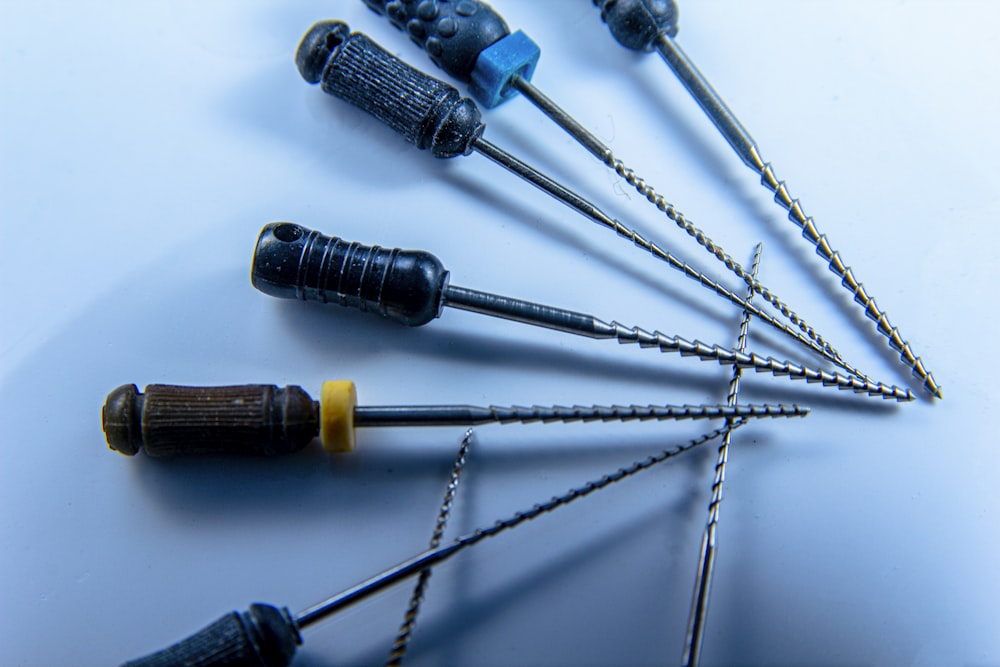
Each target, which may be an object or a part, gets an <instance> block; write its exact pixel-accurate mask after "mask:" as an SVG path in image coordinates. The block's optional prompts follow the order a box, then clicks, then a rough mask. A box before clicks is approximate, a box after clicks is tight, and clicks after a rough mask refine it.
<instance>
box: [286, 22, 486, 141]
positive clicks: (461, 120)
mask: <svg viewBox="0 0 1000 667" xmlns="http://www.w3.org/2000/svg"><path fill="white" fill-rule="evenodd" d="M295 63H296V65H297V66H298V68H299V73H300V74H301V75H302V78H304V79H305V80H306V81H308V82H309V83H319V84H320V85H321V87H322V88H323V90H324V91H325V92H327V93H329V94H331V95H334V96H336V97H339V98H340V99H342V100H344V101H345V102H349V103H351V104H353V105H354V106H356V107H358V108H359V109H361V110H363V111H365V112H367V113H369V114H371V115H372V116H375V117H376V118H378V119H379V120H380V121H382V122H383V123H385V124H386V125H388V126H389V127H391V128H392V129H393V130H395V131H396V132H397V133H399V134H400V135H402V136H403V137H404V138H405V139H406V140H407V141H409V142H410V143H411V144H413V145H415V146H416V147H417V148H420V149H429V150H430V151H431V153H432V154H434V156H435V157H440V158H448V157H455V156H458V155H468V154H469V153H471V152H472V145H473V144H474V143H475V141H476V139H478V138H479V137H480V135H482V133H483V129H484V128H485V126H484V125H483V123H482V120H481V115H480V113H479V108H478V107H476V105H475V103H474V102H473V101H472V100H470V99H468V98H462V96H461V95H459V93H458V90H456V89H455V88H454V87H452V86H449V85H448V84H446V83H444V82H443V81H439V80H438V79H435V78H434V77H431V76H428V75H426V74H424V73H423V72H421V71H419V70H417V69H414V68H413V67H411V66H409V65H407V64H406V63H404V62H403V61H402V60H400V59H399V58H397V57H396V56H394V55H392V54H391V53H389V52H388V51H386V50H385V49H383V48H382V47H380V46H379V45H378V44H376V43H375V42H373V41H372V40H371V39H370V38H369V37H368V36H367V35H363V34H361V33H357V32H355V33H351V32H350V28H349V27H348V26H347V24H345V23H342V22H340V21H320V22H319V23H316V24H315V25H313V27H312V28H310V29H309V31H308V32H307V33H306V35H305V36H304V37H303V38H302V42H301V43H300V44H299V48H298V50H297V51H296V54H295Z"/></svg>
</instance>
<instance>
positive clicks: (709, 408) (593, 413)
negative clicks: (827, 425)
mask: <svg viewBox="0 0 1000 667" xmlns="http://www.w3.org/2000/svg"><path fill="white" fill-rule="evenodd" d="M489 409H490V411H491V412H492V413H493V420H494V421H497V422H500V423H501V424H510V423H515V422H516V423H521V424H528V423H531V422H564V423H568V422H577V421H581V422H593V421H603V422H610V421H619V422H626V421H650V420H656V421H665V420H685V419H691V420H695V419H754V418H757V419H759V418H777V417H804V416H805V415H807V414H808V413H809V408H804V407H801V406H799V405H794V404H793V405H783V404H778V405H773V404H766V403H764V404H747V405H732V406H727V405H607V406H605V405H591V406H583V405H574V406H571V407H567V406H561V405H555V406H539V405H535V406H532V407H523V406H518V405H514V406H510V407H497V406H490V408H489Z"/></svg>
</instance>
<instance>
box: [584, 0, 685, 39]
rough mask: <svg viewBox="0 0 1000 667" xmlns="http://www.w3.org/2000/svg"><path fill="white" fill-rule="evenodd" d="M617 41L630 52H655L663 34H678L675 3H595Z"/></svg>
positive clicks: (636, 0) (614, 0)
mask: <svg viewBox="0 0 1000 667" xmlns="http://www.w3.org/2000/svg"><path fill="white" fill-rule="evenodd" d="M594 4H595V5H596V6H597V7H598V8H600V10H601V18H602V19H604V22H605V23H607V24H608V29H609V30H611V34H612V35H613V36H614V38H615V40H616V41H617V42H618V43H619V44H621V45H622V46H624V47H625V48H626V49H632V50H633V51H652V50H653V43H654V42H655V41H656V38H657V37H658V36H659V35H660V33H665V34H667V35H669V36H671V37H674V36H675V35H676V34H677V2H676V1H675V0H594Z"/></svg>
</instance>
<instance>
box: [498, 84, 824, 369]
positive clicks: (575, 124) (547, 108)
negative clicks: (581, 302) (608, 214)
mask: <svg viewBox="0 0 1000 667" xmlns="http://www.w3.org/2000/svg"><path fill="white" fill-rule="evenodd" d="M512 85H513V87H514V88H516V89H517V90H518V91H519V92H520V93H521V94H522V95H524V97H525V98H526V99H527V100H529V101H530V102H531V103H532V104H534V105H535V106H536V107H538V109H540V110H541V111H542V113H544V114H545V115H546V116H548V117H549V118H550V119H552V121H553V122H555V123H556V125H558V126H559V127H561V128H562V129H563V130H565V131H566V133H567V134H569V135H570V136H571V137H573V138H574V139H575V140H576V141H577V142H578V143H579V144H580V145H581V146H583V147H584V148H586V149H587V150H588V151H589V152H590V154H591V155H593V156H594V157H596V158H597V159H598V160H600V161H601V162H602V163H603V164H604V165H605V166H607V167H608V168H610V169H613V170H614V171H615V173H617V174H618V175H619V176H621V177H622V178H623V179H625V182H626V183H628V184H629V185H631V186H632V187H633V188H635V190H636V192H638V193H639V194H641V195H642V196H643V197H645V198H646V200H647V201H648V202H649V203H651V204H652V205H653V206H655V207H656V208H657V209H659V210H660V211H661V212H662V213H663V214H664V215H666V216H667V218H669V219H670V220H672V221H673V222H674V223H675V224H676V225H677V226H678V227H679V228H681V229H682V230H684V231H685V232H687V234H688V235H689V236H690V237H691V238H693V239H694V240H695V241H697V242H698V244H699V245H700V246H701V247H703V248H704V249H705V250H707V251H708V252H709V253H711V254H712V256H713V257H715V258H716V259H718V260H719V261H720V262H722V263H723V264H725V266H726V268H728V269H729V270H730V271H732V272H733V273H734V274H735V275H736V276H737V277H738V278H740V279H741V280H743V281H744V282H745V283H746V284H747V285H748V286H749V287H750V288H751V289H752V290H753V292H754V293H757V294H760V295H761V297H763V298H764V300H765V301H767V302H768V303H770V304H771V305H772V306H774V307H775V308H777V309H778V310H779V311H780V312H781V314H782V315H784V316H785V317H786V318H788V319H789V320H790V321H791V322H792V323H793V324H795V325H796V326H797V327H798V328H799V330H800V331H802V333H804V334H805V335H806V336H808V337H809V338H810V339H811V340H814V341H816V343H817V344H818V345H820V346H821V347H823V349H825V350H826V351H827V352H829V353H830V354H832V355H834V356H835V357H837V358H841V357H840V353H839V352H837V351H836V350H835V349H834V348H833V347H832V346H831V345H830V343H829V342H827V341H826V340H825V339H824V338H823V336H821V335H820V334H819V332H817V331H816V330H815V329H814V328H813V327H812V326H810V325H809V324H808V323H807V322H806V321H805V320H804V319H802V318H801V317H800V316H799V315H798V314H797V313H796V312H795V311H793V310H792V309H791V308H789V307H788V304H786V303H785V302H784V301H782V300H781V298H779V297H778V295H777V294H774V293H773V292H772V291H771V290H769V289H768V288H767V287H765V286H763V285H761V284H760V283H759V282H758V281H757V279H756V278H755V277H753V276H751V275H749V274H747V272H746V271H745V270H744V269H743V267H742V266H741V265H740V263H739V262H737V261H736V260H735V259H733V257H732V256H731V255H729V253H727V252H726V250H725V249H724V248H723V247H722V246H721V245H719V244H718V243H716V242H715V241H713V240H712V239H711V238H710V237H709V236H708V234H706V233H705V232H704V231H702V230H701V229H699V228H698V227H697V226H695V224H694V223H693V222H691V220H690V219H688V218H687V217H686V216H685V215H684V214H683V213H682V212H681V211H679V210H678V209H677V207H676V206H674V205H673V204H671V203H670V202H669V201H667V200H666V199H665V198H664V197H663V195H660V194H658V193H657V192H656V190H655V189H654V188H653V186H652V185H650V184H649V183H648V182H647V181H646V180H645V179H644V178H642V177H641V176H639V175H638V174H636V173H635V170H634V169H632V168H630V167H628V166H627V165H626V164H625V163H624V162H622V160H620V159H619V158H618V157H616V156H615V154H614V152H612V150H611V148H610V147H608V146H607V145H606V144H605V143H604V142H602V141H601V140H600V139H598V138H597V137H596V136H595V135H594V134H593V133H592V132H590V131H589V130H588V129H587V128H585V127H584V126H583V125H581V124H580V123H579V121H577V120H576V119H575V118H573V116H571V115H569V114H568V113H566V111H565V110H564V109H563V108H562V107H560V106H559V105H558V104H556V103H555V102H553V101H552V100H551V99H550V98H549V97H548V96H546V95H545V94H544V93H542V91H540V90H539V89H538V88H536V87H535V86H534V85H533V84H532V83H531V82H529V81H526V80H525V79H524V78H522V77H515V78H514V79H513V81H512ZM747 302H748V303H749V299H747Z"/></svg>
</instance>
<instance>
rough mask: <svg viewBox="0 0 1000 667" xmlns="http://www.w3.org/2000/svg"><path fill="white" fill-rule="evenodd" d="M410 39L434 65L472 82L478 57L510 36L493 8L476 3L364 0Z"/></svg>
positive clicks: (463, 0)
mask: <svg viewBox="0 0 1000 667" xmlns="http://www.w3.org/2000/svg"><path fill="white" fill-rule="evenodd" d="M364 2H365V4H366V5H368V6H369V7H371V8H372V9H373V10H374V11H376V12H378V13H379V14H382V15H384V16H385V17H386V18H387V19H389V22H390V23H391V24H392V25H394V26H396V27H397V28H399V29H400V30H402V31H403V32H405V33H406V34H407V35H409V36H410V39H412V40H413V41H414V42H416V43H417V45H418V46H419V47H420V48H422V49H423V50H424V51H426V52H427V55H429V56H430V57H431V60H433V61H434V64H435V65H437V66H438V67H440V68H441V69H443V70H444V71H445V72H447V73H448V74H450V75H452V76H453V77H455V78H457V79H459V80H460V81H469V77H470V76H471V75H472V70H473V69H475V67H476V58H478V57H479V54H480V53H481V52H483V51H485V50H486V49H487V48H488V47H490V46H492V45H493V44H494V43H496V42H498V41H500V40H501V39H503V38H504V37H506V36H507V35H509V34H510V30H509V29H508V28H507V23H506V22H505V21H504V20H503V18H501V16H500V15H499V14H497V13H496V11H494V9H493V8H492V7H490V6H489V5H487V4H486V3H485V2H478V1H477V0H459V1H458V2H449V0H420V1H418V2H413V1H412V0H411V1H410V2H401V1H400V0H364Z"/></svg>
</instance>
